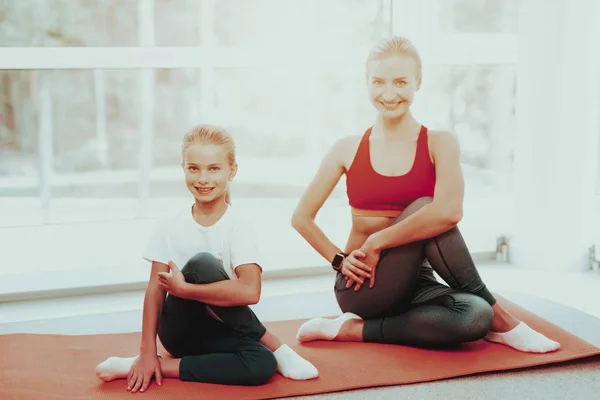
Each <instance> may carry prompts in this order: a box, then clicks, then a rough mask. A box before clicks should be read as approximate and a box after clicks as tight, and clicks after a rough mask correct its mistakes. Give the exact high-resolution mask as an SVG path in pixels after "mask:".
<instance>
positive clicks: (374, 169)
mask: <svg viewBox="0 0 600 400" xmlns="http://www.w3.org/2000/svg"><path fill="white" fill-rule="evenodd" d="M366 66H367V71H366V72H367V84H368V92H369V97H370V100H371V103H372V104H373V106H374V107H375V109H376V110H377V113H378V115H377V119H376V121H375V124H374V125H373V126H372V127H371V128H369V129H367V131H366V132H365V134H364V135H362V136H354V137H346V138H343V139H341V140H339V141H338V142H337V143H336V144H335V145H334V146H333V148H332V149H331V150H330V151H329V153H328V154H327V155H326V157H325V158H324V160H323V162H322V164H321V167H320V169H319V171H318V172H317V175H316V176H315V178H314V179H313V181H312V182H311V183H310V185H309V186H308V188H307V189H306V192H305V193H304V195H303V197H302V199H301V200H300V203H299V204H298V206H297V208H296V210H295V211H294V215H293V218H292V225H293V226H294V228H295V229H296V230H297V231H298V232H299V233H300V234H301V235H302V236H303V237H304V238H305V239H306V240H307V241H308V242H309V243H310V245H311V246H312V247H313V248H314V249H315V250H316V251H318V252H319V253H320V254H321V255H322V256H323V257H325V258H326V259H327V260H328V261H329V262H331V264H332V266H333V269H334V270H336V271H337V278H336V281H335V293H336V298H337V301H338V304H339V306H340V308H341V309H342V311H344V314H343V315H342V316H340V317H338V318H337V319H333V320H330V319H323V318H317V319H313V320H310V321H308V322H306V323H305V324H303V325H302V326H301V327H300V329H299V331H298V335H297V336H298V340H300V341H303V342H306V341H310V340H318V339H320V340H340V341H364V342H379V343H397V344H404V345H412V346H446V345H454V344H458V343H462V342H467V341H474V340H478V339H481V338H483V337H485V339H487V340H490V341H493V342H498V343H502V344H505V345H507V346H510V347H512V348H514V349H516V350H519V351H524V352H537V353H544V352H548V351H553V350H556V349H558V348H559V344H558V343H556V342H554V341H552V340H550V339H548V338H546V337H544V336H543V335H541V334H539V333H538V332H535V331H533V330H532V329H531V328H529V327H528V326H527V325H526V324H525V323H523V322H521V321H519V320H517V319H516V318H515V317H513V316H512V315H510V314H509V313H508V312H507V311H506V310H505V309H503V308H502V306H501V305H500V304H498V303H497V302H496V300H495V299H494V296H493V295H492V294H491V293H490V291H489V290H488V289H487V288H486V286H485V284H484V283H483V282H482V280H481V278H480V277H479V274H478V272H477V269H476V268H475V265H474V264H473V260H472V259H471V256H470V254H469V250H468V249H467V246H466V244H465V242H464V240H463V238H462V236H461V234H460V232H459V230H458V228H457V227H456V225H457V223H458V222H459V221H460V219H461V217H462V207H463V193H464V181H463V177H462V172H461V168H460V150H459V144H458V141H457V139H456V138H455V136H454V135H452V134H450V133H448V132H440V131H429V130H428V129H427V128H426V127H425V126H423V125H421V123H419V122H418V121H416V120H415V118H414V117H413V115H412V113H411V111H410V105H411V103H412V102H413V99H414V96H415V93H416V91H417V90H418V89H419V86H420V85H421V59H420V57H419V54H418V52H417V50H416V49H415V47H414V46H413V45H412V43H411V42H410V41H409V40H407V39H406V38H402V37H392V38H390V39H387V40H384V41H383V42H381V43H380V44H379V45H377V46H376V47H375V48H374V49H373V50H372V51H371V53H370V54H369V57H368V59H367V65H366ZM342 174H346V186H347V194H348V199H349V203H350V206H351V211H352V230H351V232H350V236H349V239H348V242H347V243H346V247H345V250H344V251H342V250H340V249H339V248H338V247H337V246H335V245H334V244H333V243H332V242H331V241H330V240H329V239H328V238H327V237H326V236H325V234H324V233H323V232H322V231H321V229H320V228H319V227H318V226H317V225H316V224H315V221H314V220H315V216H316V215H317V212H318V211H319V209H320V208H321V206H322V205H323V203H324V201H325V200H326V199H327V197H328V196H329V194H330V193H331V191H332V190H333V188H334V187H335V185H336V184H337V182H338V181H339V179H340V177H341V176H342ZM432 267H433V270H435V271H436V272H437V273H438V274H439V275H440V276H441V277H442V278H443V279H444V280H445V281H446V282H447V283H448V285H450V287H447V286H445V285H442V284H441V283H439V282H437V281H436V279H435V277H434V275H433V270H432ZM365 280H368V287H364V286H363V284H364V283H365Z"/></svg>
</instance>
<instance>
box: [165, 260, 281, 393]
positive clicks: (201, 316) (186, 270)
mask: <svg viewBox="0 0 600 400" xmlns="http://www.w3.org/2000/svg"><path fill="white" fill-rule="evenodd" d="M181 272H182V273H183V275H184V276H185V280H186V282H189V283H193V284H206V283H213V282H218V281H223V280H226V279H229V277H228V276H227V273H226V272H225V269H224V268H223V265H222V264H221V263H220V262H219V260H217V259H216V258H215V257H214V256H212V255H211V254H210V253H199V254H197V255H195V256H194V257H192V258H191V259H190V260H189V261H188V262H187V263H186V265H185V266H184V267H183V268H182V270H181ZM209 307H210V311H212V313H214V315H216V316H217V317H218V318H219V319H220V320H221V321H222V322H221V321H218V320H217V319H215V318H214V317H212V316H211V315H210V314H209V310H208V308H207V305H206V304H204V303H201V302H198V301H195V300H186V299H181V298H179V297H175V296H170V295H169V296H167V299H166V300H165V304H164V307H163V312H162V316H161V319H160V324H159V327H158V336H159V338H160V341H161V342H162V344H163V346H164V347H165V349H166V350H167V351H168V352H169V353H170V354H171V355H172V356H173V357H175V358H181V362H180V364H179V378H180V379H181V380H184V381H196V382H209V383H219V384H226V385H261V384H263V383H266V382H268V381H269V380H270V379H271V378H272V377H273V375H274V374H275V371H276V369H277V361H276V360H275V356H274V355H273V353H272V352H271V351H270V350H268V349H267V348H266V347H265V346H263V345H262V344H261V343H259V342H258V341H259V340H260V338H262V337H263V335H264V334H265V332H266V328H265V327H264V326H263V324H262V323H261V322H260V321H259V320H258V318H257V317H256V315H255V314H254V312H252V310H251V309H250V308H249V307H247V306H239V307H218V306H209Z"/></svg>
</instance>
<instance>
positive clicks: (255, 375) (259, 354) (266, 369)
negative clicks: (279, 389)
mask: <svg viewBox="0 0 600 400" xmlns="http://www.w3.org/2000/svg"><path fill="white" fill-rule="evenodd" d="M252 353H253V354H252V357H251V360H248V362H247V363H246V365H247V367H248V376H247V378H246V379H245V381H246V382H245V383H244V384H246V385H249V386H257V385H263V384H265V383H267V382H269V381H270V380H271V378H273V375H275V372H277V360H276V359H275V355H274V354H273V353H272V352H271V351H270V350H269V349H267V348H266V347H263V348H259V349H257V350H255V351H253V352H252Z"/></svg>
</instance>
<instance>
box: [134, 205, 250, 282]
mask: <svg viewBox="0 0 600 400" xmlns="http://www.w3.org/2000/svg"><path fill="white" fill-rule="evenodd" d="M201 252H208V253H211V254H212V255H214V256H215V257H216V258H217V259H218V260H220V261H221V263H222V264H223V266H224V267H225V271H226V272H227V275H229V277H230V278H231V279H237V275H236V274H235V269H236V268H237V267H238V266H240V265H243V264H257V265H258V266H259V267H260V268H261V270H262V265H261V255H260V252H259V249H258V246H257V244H256V236H255V234H254V229H253V228H252V225H251V224H250V223H249V222H248V221H246V220H244V219H243V218H242V217H241V216H240V215H239V214H238V213H237V212H235V211H234V210H233V207H232V206H228V207H227V210H226V211H225V214H223V216H222V217H221V218H220V219H219V220H218V221H217V222H216V223H215V224H213V225H211V226H202V225H200V224H198V223H197V222H196V221H195V220H194V217H193V216H192V207H191V206H190V207H187V208H185V209H184V210H182V211H179V212H177V213H176V214H175V215H173V216H169V217H166V218H163V219H161V220H159V221H158V223H157V224H156V226H155V228H154V232H153V233H152V235H151V237H150V240H149V241H148V244H147V245H146V248H145V249H144V251H143V253H142V257H143V258H145V259H146V260H148V261H150V262H152V261H157V262H161V263H163V264H167V263H168V262H169V260H172V261H173V262H174V263H175V265H177V267H179V269H182V268H183V267H184V266H185V264H186V263H187V262H188V260H189V259H190V258H192V257H193V256H194V255H196V254H198V253H201Z"/></svg>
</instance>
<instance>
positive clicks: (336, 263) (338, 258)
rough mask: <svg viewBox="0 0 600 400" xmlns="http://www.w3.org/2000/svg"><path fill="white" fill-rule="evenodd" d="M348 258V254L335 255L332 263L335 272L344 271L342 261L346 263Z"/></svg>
mask: <svg viewBox="0 0 600 400" xmlns="http://www.w3.org/2000/svg"><path fill="white" fill-rule="evenodd" d="M346 257H348V254H346V253H337V254H336V255H335V257H333V261H331V267H332V268H333V269H334V270H335V271H339V270H341V269H342V261H344V258H346Z"/></svg>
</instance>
